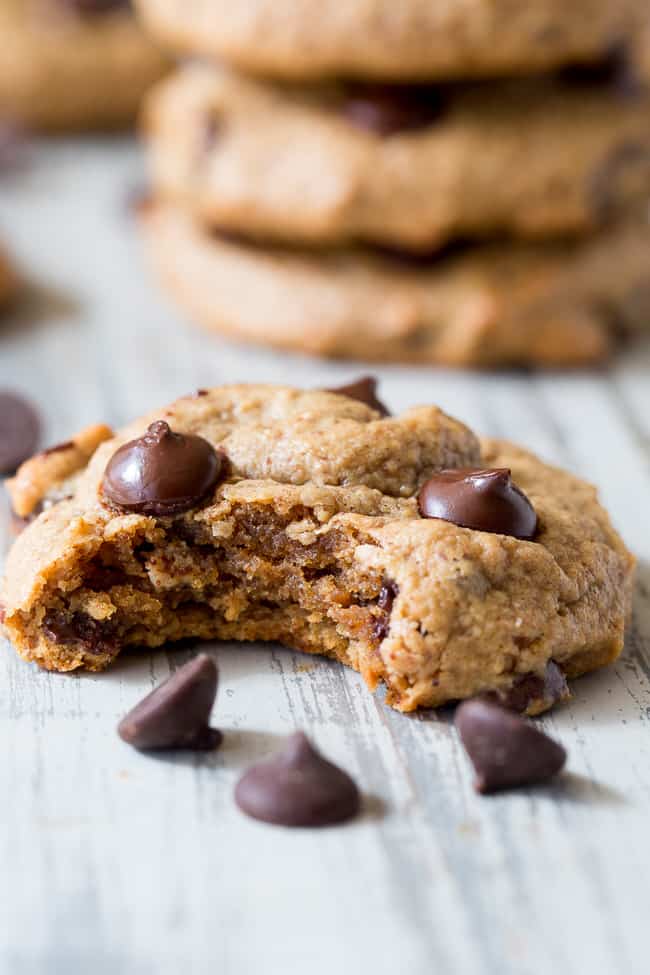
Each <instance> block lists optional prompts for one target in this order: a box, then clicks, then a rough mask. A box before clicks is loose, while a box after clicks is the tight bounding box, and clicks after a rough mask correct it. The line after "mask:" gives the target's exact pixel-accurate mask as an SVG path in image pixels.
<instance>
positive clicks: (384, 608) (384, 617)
mask: <svg viewBox="0 0 650 975" xmlns="http://www.w3.org/2000/svg"><path fill="white" fill-rule="evenodd" d="M398 593H399V586H398V585H397V583H396V582H393V581H392V579H391V580H388V581H386V582H385V583H384V584H383V586H382V587H381V590H380V593H379V598H378V599H377V607H378V608H379V609H380V610H381V615H379V616H376V617H375V621H374V623H373V628H372V634H373V636H374V637H375V639H376V640H380V641H381V640H385V639H386V637H387V636H388V634H389V632H390V614H391V613H392V611H393V603H394V602H395V597H396V596H397V594H398Z"/></svg>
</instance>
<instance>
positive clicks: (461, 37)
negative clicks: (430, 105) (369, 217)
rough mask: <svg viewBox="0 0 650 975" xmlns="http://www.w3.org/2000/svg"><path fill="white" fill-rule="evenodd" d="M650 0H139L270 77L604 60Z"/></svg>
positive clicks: (161, 18) (192, 49)
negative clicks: (342, 0) (528, 0)
mask: <svg viewBox="0 0 650 975" xmlns="http://www.w3.org/2000/svg"><path fill="white" fill-rule="evenodd" d="M644 2H645V0H618V2H617V3H612V2H611V0H571V2H566V0H535V2H534V3H519V2H518V3H512V2H510V0H446V2H444V3H441V2H436V3H433V2H432V0H400V2H399V3H396V2H395V0H363V2H360V0H355V2H354V3H351V2H347V3H340V2H339V3H334V2H328V3H323V2H322V0H238V2H237V3H234V4H233V3H229V2H227V0H193V2H192V3H191V4H188V3H187V2H186V0H138V6H139V8H140V9H141V11H142V14H143V16H144V19H145V22H146V23H147V24H148V25H149V26H150V27H151V29H152V30H153V31H154V32H155V33H157V34H158V35H159V36H160V37H161V38H162V39H163V40H164V41H165V42H166V43H168V44H169V45H170V46H172V47H173V48H176V49H178V50H180V51H183V52H189V53H191V54H201V55H208V56H215V55H216V56H218V57H223V58H224V59H225V60H226V61H231V62H232V63H234V64H236V65H238V66H239V67H240V68H242V69H243V70H245V71H250V72H252V73H259V74H261V75H266V76H270V77H279V78H293V79H305V78H315V77H323V76H330V77H332V76H343V77H361V78H400V79H410V80H413V79H417V78H457V77H485V76H495V75H504V74H512V73H517V74H523V73H527V72H531V71H540V70H543V69H547V68H551V67H553V66H555V65H559V64H565V63H567V62H572V61H588V60H594V59H597V58H599V57H600V56H601V55H602V54H603V52H605V51H607V50H609V49H610V47H611V46H612V45H613V44H615V43H620V42H622V41H625V40H626V39H627V38H628V37H630V35H631V34H632V33H633V30H634V18H635V14H637V12H638V11H639V10H640V9H643V7H642V3H644Z"/></svg>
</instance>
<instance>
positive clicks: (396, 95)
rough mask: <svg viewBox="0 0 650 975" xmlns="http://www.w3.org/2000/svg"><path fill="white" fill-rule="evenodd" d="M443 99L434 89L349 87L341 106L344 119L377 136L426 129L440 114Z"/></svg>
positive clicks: (386, 86)
mask: <svg viewBox="0 0 650 975" xmlns="http://www.w3.org/2000/svg"><path fill="white" fill-rule="evenodd" d="M443 108H444V100H443V97H442V95H441V93H440V91H439V90H438V89H436V88H434V87H426V86H422V87H419V88H418V87H415V88H414V87H412V86H408V87H407V86H403V87H400V86H392V85H359V86H352V87H350V88H349V89H348V91H347V93H346V97H345V100H344V101H343V105H342V113H343V115H344V116H345V118H346V119H347V120H348V121H349V122H351V123H352V124H353V125H356V126H357V128H360V129H365V130H366V131H367V132H373V133H375V134H376V135H380V136H384V137H387V136H391V135H396V134H398V133H400V132H413V131H416V130H417V129H423V128H426V127H427V126H428V125H431V124H432V123H434V122H436V121H438V119H439V118H440V116H441V115H442V112H443Z"/></svg>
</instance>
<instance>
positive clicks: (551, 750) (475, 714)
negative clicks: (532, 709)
mask: <svg viewBox="0 0 650 975" xmlns="http://www.w3.org/2000/svg"><path fill="white" fill-rule="evenodd" d="M454 720H455V724H456V727H457V729H458V733H459V735H460V739H461V741H462V743H463V745H464V747H465V751H466V752H467V754H468V755H469V758H470V760H471V762H472V765H473V766H474V770H475V772H476V779H475V782H474V787H475V789H476V791H477V792H483V793H486V792H497V791H498V790H500V789H510V788H514V787H515V786H524V785H534V784H536V783H538V782H545V781H546V780H547V779H550V778H552V776H554V775H557V773H558V772H559V771H560V769H561V768H563V766H564V763H565V762H566V751H565V750H564V748H563V747H562V745H560V744H558V742H556V741H553V739H552V738H549V736H548V735H546V734H544V732H543V731H539V730H538V729H537V728H534V727H533V726H532V724H530V723H529V722H528V721H524V720H523V719H522V718H520V717H518V716H517V715H516V714H513V713H512V712H511V711H507V710H506V709H505V708H502V707H500V706H499V705H497V704H492V703H491V702H490V701H485V700H482V699H481V698H474V699H473V700H471V701H464V702H463V703H462V704H461V705H460V706H459V707H458V708H457V710H456V715H455V718H454Z"/></svg>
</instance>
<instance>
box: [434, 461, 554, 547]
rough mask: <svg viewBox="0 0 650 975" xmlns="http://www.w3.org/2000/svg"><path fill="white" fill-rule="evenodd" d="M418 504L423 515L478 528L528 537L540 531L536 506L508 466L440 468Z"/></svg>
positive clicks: (518, 536) (501, 533) (529, 538)
mask: <svg viewBox="0 0 650 975" xmlns="http://www.w3.org/2000/svg"><path fill="white" fill-rule="evenodd" d="M418 506H419V509H420V514H421V515H422V517H423V518H441V519H442V520H443V521H451V522H453V524H455V525H460V526H462V527H463V528H473V529H475V530H476V531H484V532H494V533H496V534H498V535H512V536H514V537H515V538H521V539H526V540H531V539H533V538H534V537H535V534H536V532H537V515H536V514H535V509H534V508H533V506H532V505H531V503H530V501H529V500H528V498H527V497H526V495H525V494H524V493H523V491H521V490H520V489H519V488H518V487H517V485H516V484H513V482H512V478H511V476H510V471H509V470H507V469H506V468H498V469H495V470H491V469H490V470H480V469H477V470H474V469H461V470H447V471H439V472H438V473H437V474H434V475H433V477H431V478H430V479H429V480H428V481H427V482H426V484H424V485H423V486H422V488H421V489H420V493H419V494H418Z"/></svg>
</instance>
